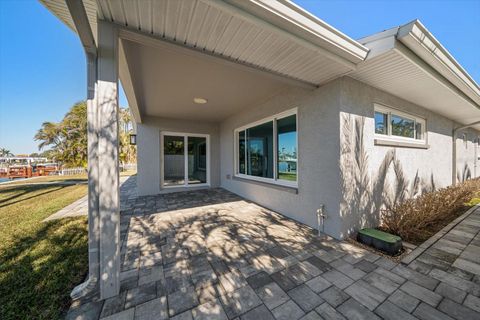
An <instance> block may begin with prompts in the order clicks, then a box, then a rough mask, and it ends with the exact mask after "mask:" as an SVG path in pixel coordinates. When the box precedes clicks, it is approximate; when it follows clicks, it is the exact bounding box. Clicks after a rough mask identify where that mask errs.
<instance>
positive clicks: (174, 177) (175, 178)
mask: <svg viewBox="0 0 480 320" xmlns="http://www.w3.org/2000/svg"><path fill="white" fill-rule="evenodd" d="M163 139H164V142H163V144H164V147H163V154H164V159H163V170H164V184H165V185H166V186H171V185H181V184H184V183H185V162H184V153H185V149H184V138H183V137H177V136H164V137H163Z"/></svg>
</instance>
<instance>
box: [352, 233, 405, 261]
mask: <svg viewBox="0 0 480 320" xmlns="http://www.w3.org/2000/svg"><path fill="white" fill-rule="evenodd" d="M357 240H358V241H359V242H361V243H363V244H366V245H367V246H371V247H374V248H375V249H378V250H380V251H383V252H386V253H388V254H389V255H392V256H393V255H396V254H398V253H399V252H400V250H401V249H402V238H400V237H399V236H395V235H393V234H390V233H387V232H383V231H380V230H377V229H372V228H365V229H362V230H360V231H358V235H357Z"/></svg>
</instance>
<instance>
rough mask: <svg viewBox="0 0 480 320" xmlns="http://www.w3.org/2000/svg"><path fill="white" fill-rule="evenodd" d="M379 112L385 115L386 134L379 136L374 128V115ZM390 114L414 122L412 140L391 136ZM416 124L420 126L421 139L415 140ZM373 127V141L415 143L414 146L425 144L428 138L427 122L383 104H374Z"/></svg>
mask: <svg viewBox="0 0 480 320" xmlns="http://www.w3.org/2000/svg"><path fill="white" fill-rule="evenodd" d="M376 112H380V113H383V114H386V115H387V134H381V133H376V132H375V130H376V127H375V113H376ZM392 113H393V114H394V115H396V116H400V117H402V118H406V119H409V120H413V121H414V133H413V134H414V138H408V137H401V136H395V135H392V125H391V123H392ZM417 123H420V124H421V125H422V133H421V135H422V138H421V139H417V138H416V136H417V126H416V125H417ZM373 127H374V135H375V139H381V140H390V141H398V142H409V143H415V144H427V141H428V137H427V120H426V119H425V118H423V117H420V116H418V115H414V114H411V113H407V112H405V111H401V110H398V109H397V108H394V107H390V106H386V105H384V104H379V103H376V102H375V103H374V114H373Z"/></svg>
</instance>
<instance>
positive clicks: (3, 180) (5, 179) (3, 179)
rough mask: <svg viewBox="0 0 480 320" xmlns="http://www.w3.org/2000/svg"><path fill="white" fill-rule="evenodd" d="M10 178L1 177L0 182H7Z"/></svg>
mask: <svg viewBox="0 0 480 320" xmlns="http://www.w3.org/2000/svg"><path fill="white" fill-rule="evenodd" d="M8 180H10V179H8V178H0V183H1V182H6V181H8Z"/></svg>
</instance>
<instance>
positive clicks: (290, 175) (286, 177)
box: [278, 172, 297, 181]
mask: <svg viewBox="0 0 480 320" xmlns="http://www.w3.org/2000/svg"><path fill="white" fill-rule="evenodd" d="M278 179H281V180H288V181H297V174H296V173H286V172H279V173H278Z"/></svg>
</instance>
